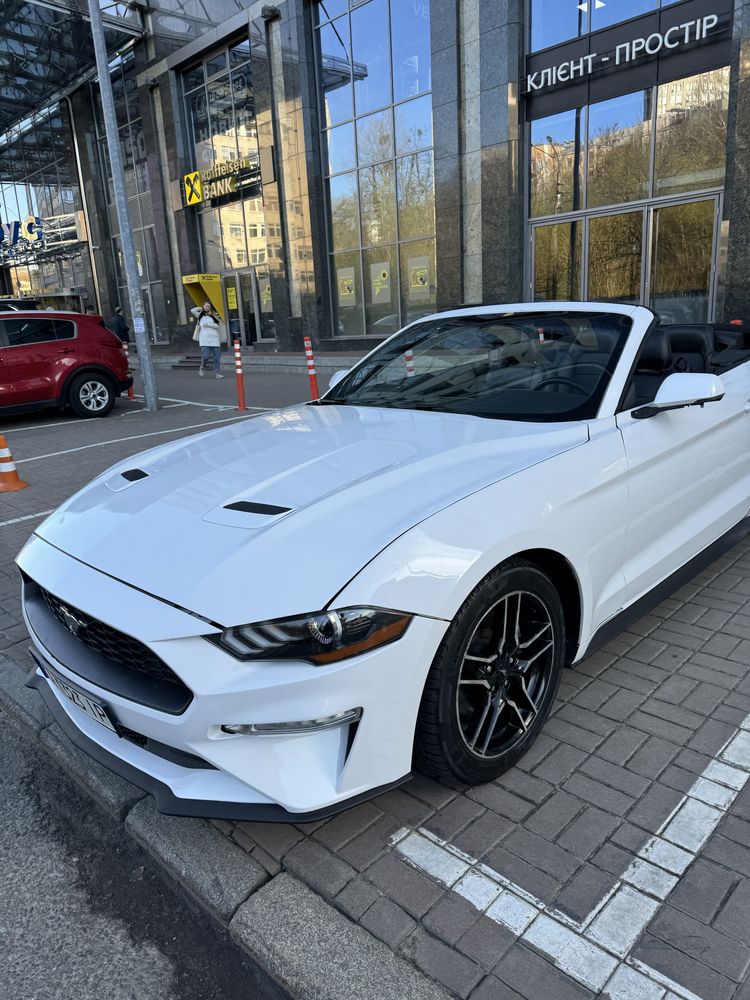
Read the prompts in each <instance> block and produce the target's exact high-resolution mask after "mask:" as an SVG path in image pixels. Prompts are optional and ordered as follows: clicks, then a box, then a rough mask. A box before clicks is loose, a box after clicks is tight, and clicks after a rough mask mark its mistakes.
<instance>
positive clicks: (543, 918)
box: [522, 914, 618, 990]
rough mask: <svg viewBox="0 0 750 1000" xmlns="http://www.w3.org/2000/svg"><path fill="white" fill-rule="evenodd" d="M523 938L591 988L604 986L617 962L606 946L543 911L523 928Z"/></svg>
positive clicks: (559, 967)
mask: <svg viewBox="0 0 750 1000" xmlns="http://www.w3.org/2000/svg"><path fill="white" fill-rule="evenodd" d="M522 940H523V941H528V942H529V944H533V945H534V946H535V947H536V948H539V949H541V950H542V951H544V952H546V954H548V955H550V956H551V957H552V958H553V959H554V961H555V965H556V966H557V967H558V969H561V970H562V971H563V972H565V973H567V974H568V975H569V976H571V977H572V978H573V979H576V980H578V982H579V983H583V985H584V986H588V987H589V989H592V990H601V989H602V987H603V986H604V984H605V983H606V982H607V980H608V979H609V978H610V976H611V975H612V973H613V972H614V971H615V969H616V968H617V966H618V961H617V959H616V958H614V957H613V956H612V955H608V954H607V952H606V951H604V949H603V948H599V947H597V946H596V945H595V944H592V943H591V942H590V941H586V940H585V939H584V938H582V937H581V936H580V935H579V934H576V932H575V931H572V930H570V929H569V928H568V927H563V926H562V924H559V923H558V922H557V921H556V920H552V918H551V917H548V916H547V915H546V914H540V915H539V916H538V917H537V918H536V920H535V921H534V922H533V923H532V924H531V926H530V927H529V928H528V929H527V930H526V931H524V933H523V937H522Z"/></svg>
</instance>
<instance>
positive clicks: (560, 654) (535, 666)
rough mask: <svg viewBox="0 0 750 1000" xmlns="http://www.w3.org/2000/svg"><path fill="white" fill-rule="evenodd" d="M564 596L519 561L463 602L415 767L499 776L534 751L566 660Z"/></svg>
mask: <svg viewBox="0 0 750 1000" xmlns="http://www.w3.org/2000/svg"><path fill="white" fill-rule="evenodd" d="M564 649H565V623H564V617H563V612H562V607H561V604H560V599H559V597H558V595H557V592H556V591H555V588H554V586H553V584H552V582H551V581H550V580H549V578H548V577H547V576H546V575H545V574H544V573H543V572H542V571H541V570H540V569H538V568H537V567H536V566H533V565H531V564H529V563H525V562H521V561H520V560H511V561H508V562H507V563H505V564H503V565H502V566H500V567H499V568H498V569H497V570H495V571H494V572H493V573H491V574H490V575H489V576H488V577H487V578H486V579H485V580H484V581H483V582H482V583H480V584H479V586H478V587H476V589H475V590H474V592H473V593H472V594H470V595H469V597H468V599H467V600H466V601H465V602H464V605H463V606H462V607H461V609H460V610H459V612H458V614H457V615H456V617H455V619H454V620H453V622H452V624H451V626H450V628H449V629H448V631H447V633H446V635H445V638H444V639H443V642H442V643H441V645H440V648H439V649H438V652H437V654H436V656H435V660H434V662H433V664H432V667H431V669H430V673H429V675H428V678H427V683H426V685H425V689H424V693H423V695H422V703H421V705H420V709H419V716H418V721H417V733H416V738H415V765H416V766H417V767H419V768H420V769H421V770H423V771H426V772H427V773H429V774H433V775H435V776H436V777H439V778H446V779H452V780H454V781H455V780H456V779H458V780H459V781H462V782H467V783H468V784H478V783H481V782H485V781H491V780H492V779H493V778H496V777H498V775H500V774H502V773H503V772H504V771H506V770H507V769H508V768H509V767H511V766H512V765H513V764H515V763H516V761H517V760H518V759H519V758H520V757H521V756H522V755H523V754H524V753H525V752H526V750H528V748H529V747H530V746H531V744H532V743H533V741H534V739H535V738H536V736H537V734H538V733H539V730H540V729H541V728H542V725H543V724H544V720H545V719H546V718H547V716H548V714H549V711H550V709H551V707H552V704H553V702H554V698H555V694H556V693H557V688H558V685H559V682H560V674H561V671H562V667H563V661H564Z"/></svg>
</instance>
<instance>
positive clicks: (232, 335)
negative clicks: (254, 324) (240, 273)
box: [221, 274, 242, 344]
mask: <svg viewBox="0 0 750 1000" xmlns="http://www.w3.org/2000/svg"><path fill="white" fill-rule="evenodd" d="M221 282H222V286H223V288H224V310H225V315H226V325H227V333H228V335H229V343H230V344H233V343H234V341H235V340H239V342H240V343H242V319H241V314H240V306H239V300H238V297H237V276H236V275H234V274H223V275H222V278H221Z"/></svg>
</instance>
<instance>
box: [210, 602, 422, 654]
mask: <svg viewBox="0 0 750 1000" xmlns="http://www.w3.org/2000/svg"><path fill="white" fill-rule="evenodd" d="M411 619H412V616H411V615H405V614H402V613H400V612H398V611H381V610H380V608H343V609H342V610H340V611H321V612H319V613H318V614H313V615H304V616H303V617H301V618H277V619H276V620H275V621H271V622H256V623H255V624H253V625H239V626H237V627H236V628H229V629H226V630H225V631H224V632H222V633H221V635H207V636H206V638H207V639H208V640H209V641H210V642H213V643H216V645H217V646H221V648H222V649H225V650H226V651H227V652H228V653H231V654H232V656H235V657H236V658H237V659H238V660H308V661H309V662H310V663H314V664H316V665H317V666H321V665H323V664H325V663H335V662H336V661H337V660H345V659H346V658H347V657H349V656H357V655H358V654H359V653H364V652H367V650H369V649H375V648H376V647H378V646H385V645H386V643H389V642H394V641H395V640H396V639H400V638H401V636H402V635H403V634H404V632H405V631H406V629H407V627H408V625H409V622H410V621H411Z"/></svg>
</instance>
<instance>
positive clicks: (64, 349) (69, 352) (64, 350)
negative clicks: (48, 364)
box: [60, 347, 73, 354]
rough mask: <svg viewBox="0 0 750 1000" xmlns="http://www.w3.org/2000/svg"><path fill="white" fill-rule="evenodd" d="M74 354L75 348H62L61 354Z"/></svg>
mask: <svg viewBox="0 0 750 1000" xmlns="http://www.w3.org/2000/svg"><path fill="white" fill-rule="evenodd" d="M72 353H73V348H72V347H61V348H60V354H72Z"/></svg>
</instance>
